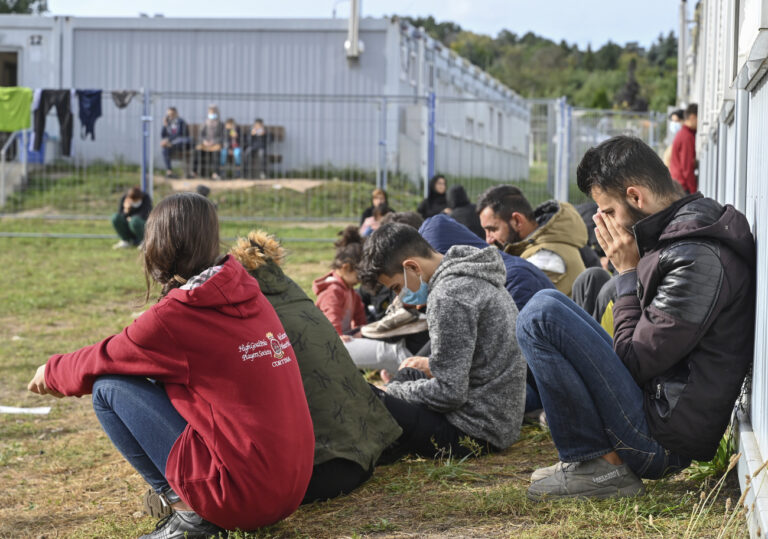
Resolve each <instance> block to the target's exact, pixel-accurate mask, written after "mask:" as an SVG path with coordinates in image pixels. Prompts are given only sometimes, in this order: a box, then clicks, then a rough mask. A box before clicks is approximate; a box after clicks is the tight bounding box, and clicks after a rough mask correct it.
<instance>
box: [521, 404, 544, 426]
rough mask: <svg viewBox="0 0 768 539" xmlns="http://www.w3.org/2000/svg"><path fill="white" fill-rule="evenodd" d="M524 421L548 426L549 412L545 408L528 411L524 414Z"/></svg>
mask: <svg viewBox="0 0 768 539" xmlns="http://www.w3.org/2000/svg"><path fill="white" fill-rule="evenodd" d="M523 423H530V424H532V425H538V426H540V427H544V428H547V426H548V425H547V412H545V411H544V408H539V409H538V410H531V411H530V412H526V413H525V414H523Z"/></svg>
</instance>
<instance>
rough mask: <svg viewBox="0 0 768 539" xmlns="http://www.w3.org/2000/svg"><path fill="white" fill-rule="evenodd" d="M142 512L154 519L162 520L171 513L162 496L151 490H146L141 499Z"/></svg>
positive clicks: (169, 506)
mask: <svg viewBox="0 0 768 539" xmlns="http://www.w3.org/2000/svg"><path fill="white" fill-rule="evenodd" d="M141 501H142V505H143V509H144V512H145V513H146V514H148V515H149V516H151V517H154V518H163V517H167V516H169V515H170V514H171V513H173V509H171V504H170V503H168V499H167V498H166V497H165V496H163V495H162V494H158V493H157V492H155V491H154V490H153V489H149V490H147V492H146V493H145V494H144V497H143V498H142V500H141Z"/></svg>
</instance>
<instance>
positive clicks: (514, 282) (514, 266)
mask: <svg viewBox="0 0 768 539" xmlns="http://www.w3.org/2000/svg"><path fill="white" fill-rule="evenodd" d="M419 234H421V237H422V238H424V239H425V240H427V243H429V245H430V246H431V247H432V248H433V249H434V250H435V251H437V252H438V253H442V254H445V253H447V252H448V249H450V248H451V247H453V246H454V245H470V246H472V247H478V248H480V249H483V248H485V247H486V246H487V245H486V243H485V242H484V241H483V240H482V239H480V238H479V237H478V236H477V235H475V234H473V233H472V231H471V230H470V229H469V228H467V227H466V226H464V225H462V224H461V223H458V222H456V221H455V220H454V219H453V217H452V216H451V217H449V216H448V215H445V214H440V215H435V216H434V217H430V218H429V219H427V220H426V221H424V224H422V225H421V227H420V228H419ZM499 254H501V258H502V260H503V262H504V268H505V269H506V276H505V278H506V281H505V283H504V287H505V288H506V289H507V292H509V295H510V296H511V297H512V300H513V301H514V302H515V305H516V306H517V309H518V311H522V310H523V307H525V305H526V304H527V303H528V301H529V300H530V299H531V298H532V297H533V296H534V295H535V294H536V292H538V291H539V290H546V289H550V288H555V285H553V284H552V281H550V280H549V278H548V277H547V276H546V275H545V274H544V272H543V271H541V270H540V269H539V268H537V267H536V266H534V265H533V264H531V263H530V262H528V261H527V260H525V259H524V258H520V257H519V256H513V255H510V254H507V253H505V252H503V251H499ZM422 352H427V354H428V353H429V348H427V349H426V350H424V351H422V350H420V351H419V354H420V355H421V353H422ZM542 411H543V410H542V405H541V399H540V398H539V393H538V391H537V389H536V382H535V381H534V379H533V375H532V374H531V373H530V372H528V369H527V368H526V388H525V417H526V419H531V420H533V421H534V422H537V423H544V422H545V420H544V418H543V417H542Z"/></svg>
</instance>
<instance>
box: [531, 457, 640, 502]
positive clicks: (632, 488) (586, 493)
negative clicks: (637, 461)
mask: <svg viewBox="0 0 768 539" xmlns="http://www.w3.org/2000/svg"><path fill="white" fill-rule="evenodd" d="M643 492H645V487H644V486H643V482H642V481H641V480H640V479H638V478H637V476H636V475H635V474H634V473H632V470H630V469H629V466H627V465H626V463H625V464H621V465H619V466H616V465H614V464H611V463H610V462H608V461H607V460H605V459H604V458H602V457H597V458H596V459H592V460H588V461H586V462H568V463H563V464H562V465H561V466H559V467H557V465H555V470H554V471H553V472H552V474H551V475H550V476H549V477H545V478H544V479H540V480H538V481H536V482H535V483H533V484H532V485H531V486H530V487H528V498H529V499H531V500H534V501H539V500H543V499H556V498H614V497H624V496H636V495H638V494H642V493H643Z"/></svg>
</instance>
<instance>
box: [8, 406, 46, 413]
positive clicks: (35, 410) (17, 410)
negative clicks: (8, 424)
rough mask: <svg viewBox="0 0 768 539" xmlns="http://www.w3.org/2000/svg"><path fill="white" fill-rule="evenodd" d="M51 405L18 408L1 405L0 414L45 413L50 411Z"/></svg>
mask: <svg viewBox="0 0 768 539" xmlns="http://www.w3.org/2000/svg"><path fill="white" fill-rule="evenodd" d="M50 411H51V407H50V406H40V407H38V408H17V407H16V406H0V414H35V415H45V414H47V413H50Z"/></svg>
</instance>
